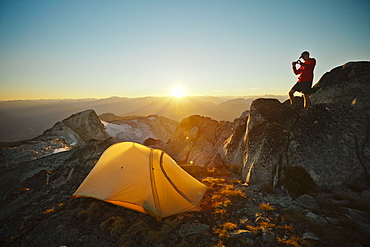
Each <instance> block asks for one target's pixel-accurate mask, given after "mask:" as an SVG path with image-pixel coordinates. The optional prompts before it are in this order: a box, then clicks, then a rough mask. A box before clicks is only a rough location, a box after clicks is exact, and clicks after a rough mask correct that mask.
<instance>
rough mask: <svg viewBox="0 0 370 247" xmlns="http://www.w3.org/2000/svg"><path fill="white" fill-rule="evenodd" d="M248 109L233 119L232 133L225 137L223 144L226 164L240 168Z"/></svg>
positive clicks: (242, 158) (243, 151)
mask: <svg viewBox="0 0 370 247" xmlns="http://www.w3.org/2000/svg"><path fill="white" fill-rule="evenodd" d="M248 117H249V111H245V112H243V113H242V115H241V116H240V117H239V118H237V119H235V120H234V128H233V133H232V134H231V135H230V136H229V138H227V140H226V141H225V142H224V144H223V152H222V154H223V159H224V162H225V163H226V164H228V165H234V166H236V167H237V168H238V170H241V169H242V167H243V160H244V155H245V142H244V137H245V132H246V127H247V121H248Z"/></svg>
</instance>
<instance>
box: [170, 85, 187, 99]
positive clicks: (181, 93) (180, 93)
mask: <svg viewBox="0 0 370 247" xmlns="http://www.w3.org/2000/svg"><path fill="white" fill-rule="evenodd" d="M172 96H173V97H177V98H181V97H184V96H185V91H184V89H183V88H182V87H175V88H174V89H173V90H172Z"/></svg>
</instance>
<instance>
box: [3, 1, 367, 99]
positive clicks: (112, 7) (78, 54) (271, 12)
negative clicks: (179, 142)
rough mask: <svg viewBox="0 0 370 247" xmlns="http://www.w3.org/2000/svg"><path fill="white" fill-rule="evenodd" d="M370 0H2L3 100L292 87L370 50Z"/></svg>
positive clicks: (261, 90)
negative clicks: (308, 72)
mask: <svg viewBox="0 0 370 247" xmlns="http://www.w3.org/2000/svg"><path fill="white" fill-rule="evenodd" d="M369 13H370V2H369V1H366V0H363V1H356V0H351V1H334V0H333V1H325V0H324V1H323V0H321V1H319V0H317V1H316V0H312V1H297V0H295V1H284V0H281V1H248V0H245V1H241V0H239V1H217V0H210V1H201V0H200V1H123V0H122V1H96V0H84V1H82V0H74V1H69V0H63V1H62V0H50V1H47V0H44V1H41V0H33V1H32V0H28V1H25V0H17V1H11V0H7V1H6V0H1V1H0V100H7V99H40V98H104V97H110V96H122V97H143V96H167V95H171V91H172V89H173V88H174V87H176V86H181V87H183V88H184V90H185V92H186V94H187V95H215V96H218V95H222V96H226V95H228V96H229V95H230V96H246V95H264V94H280V95H281V94H286V93H287V92H288V91H289V89H290V88H291V87H292V85H293V84H294V83H295V81H296V76H295V75H294V74H293V73H292V70H291V62H292V61H293V60H297V59H298V57H299V55H300V53H301V52H302V51H304V50H308V51H310V53H311V56H312V57H314V58H316V60H317V66H316V70H315V78H314V83H315V82H317V81H318V80H319V79H320V77H321V76H322V75H323V74H324V73H325V72H328V71H330V70H331V69H332V68H334V67H336V66H339V65H342V64H344V63H346V62H348V61H360V60H362V61H363V60H370V45H369V44H370V14H369Z"/></svg>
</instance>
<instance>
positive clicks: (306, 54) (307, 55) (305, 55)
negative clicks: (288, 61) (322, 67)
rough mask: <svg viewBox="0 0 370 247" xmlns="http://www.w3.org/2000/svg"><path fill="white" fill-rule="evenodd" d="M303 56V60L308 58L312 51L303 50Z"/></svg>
mask: <svg viewBox="0 0 370 247" xmlns="http://www.w3.org/2000/svg"><path fill="white" fill-rule="evenodd" d="M301 58H302V59H303V60H305V61H306V60H308V59H309V58H310V53H309V52H308V51H304V52H302V54H301Z"/></svg>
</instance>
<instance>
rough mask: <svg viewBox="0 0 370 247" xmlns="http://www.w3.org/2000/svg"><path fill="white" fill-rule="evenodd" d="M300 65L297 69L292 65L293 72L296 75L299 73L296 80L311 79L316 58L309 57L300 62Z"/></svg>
mask: <svg viewBox="0 0 370 247" xmlns="http://www.w3.org/2000/svg"><path fill="white" fill-rule="evenodd" d="M300 65H301V67H299V69H297V68H296V67H295V66H293V72H294V74H296V75H300V76H299V77H298V81H311V82H312V81H313V70H314V68H315V65H316V60H315V59H314V58H309V59H308V60H307V61H305V62H304V63H301V64H300Z"/></svg>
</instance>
